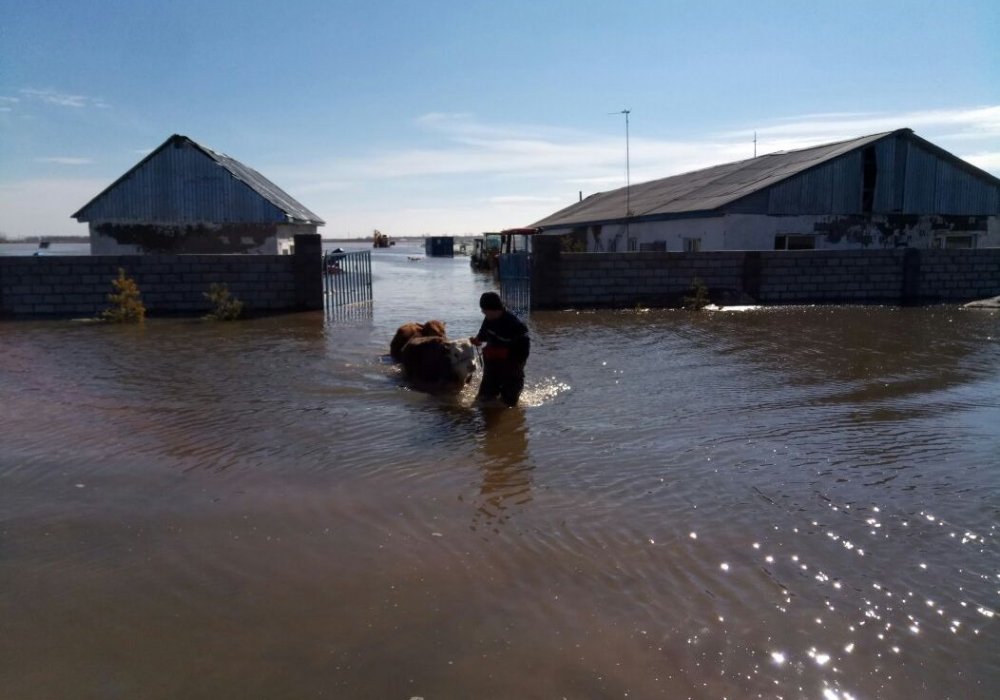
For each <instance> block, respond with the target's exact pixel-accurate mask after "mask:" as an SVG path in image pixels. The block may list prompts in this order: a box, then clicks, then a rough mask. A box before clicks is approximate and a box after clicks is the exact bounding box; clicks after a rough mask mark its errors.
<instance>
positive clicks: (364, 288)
mask: <svg viewBox="0 0 1000 700" xmlns="http://www.w3.org/2000/svg"><path fill="white" fill-rule="evenodd" d="M323 298H324V299H325V300H326V306H327V307H328V308H331V307H339V306H349V305H351V304H361V303H366V302H370V301H372V254H371V251H369V250H359V251H355V252H352V253H344V252H336V251H327V252H326V253H324V254H323Z"/></svg>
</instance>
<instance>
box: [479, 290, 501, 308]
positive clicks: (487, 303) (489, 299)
mask: <svg viewBox="0 0 1000 700" xmlns="http://www.w3.org/2000/svg"><path fill="white" fill-rule="evenodd" d="M479 308H480V309H482V310H483V311H503V302H502V301H500V295H499V294H497V293H496V292H483V295H482V296H481V297H479Z"/></svg>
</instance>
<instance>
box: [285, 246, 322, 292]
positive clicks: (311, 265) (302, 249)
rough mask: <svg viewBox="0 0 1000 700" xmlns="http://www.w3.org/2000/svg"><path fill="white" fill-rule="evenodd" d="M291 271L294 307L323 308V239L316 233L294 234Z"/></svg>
mask: <svg viewBox="0 0 1000 700" xmlns="http://www.w3.org/2000/svg"><path fill="white" fill-rule="evenodd" d="M294 258H295V259H294V261H293V263H292V270H293V274H294V276H295V305H296V306H297V307H298V308H300V309H309V310H313V309H322V308H323V239H322V238H321V237H320V235H319V234H318V233H297V234H295V253H294Z"/></svg>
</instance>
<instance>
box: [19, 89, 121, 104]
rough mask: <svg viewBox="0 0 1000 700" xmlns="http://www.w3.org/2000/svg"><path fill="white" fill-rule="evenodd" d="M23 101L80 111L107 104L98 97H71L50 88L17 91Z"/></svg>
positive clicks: (68, 94)
mask: <svg viewBox="0 0 1000 700" xmlns="http://www.w3.org/2000/svg"><path fill="white" fill-rule="evenodd" d="M18 92H19V93H20V94H21V95H23V96H24V97H25V99H28V100H32V101H37V102H42V103H44V104H49V105H54V106H56V107H72V108H75V109H80V108H83V107H99V108H106V107H108V104H107V103H106V102H104V100H102V99H101V98H99V97H89V96H87V95H73V94H70V93H66V92H59V91H58V90H53V89H51V88H45V89H38V88H24V89H22V90H19V91H18Z"/></svg>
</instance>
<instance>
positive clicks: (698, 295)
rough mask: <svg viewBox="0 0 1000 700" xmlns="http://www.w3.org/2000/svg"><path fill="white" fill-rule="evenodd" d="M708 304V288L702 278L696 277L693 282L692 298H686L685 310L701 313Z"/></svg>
mask: <svg viewBox="0 0 1000 700" xmlns="http://www.w3.org/2000/svg"><path fill="white" fill-rule="evenodd" d="M708 304H709V299H708V287H706V286H705V283H704V282H702V281H701V278H699V277H695V278H694V279H693V280H691V296H686V297H684V308H685V309H689V310H691V311H701V310H702V309H704V308H705V307H706V306H708Z"/></svg>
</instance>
